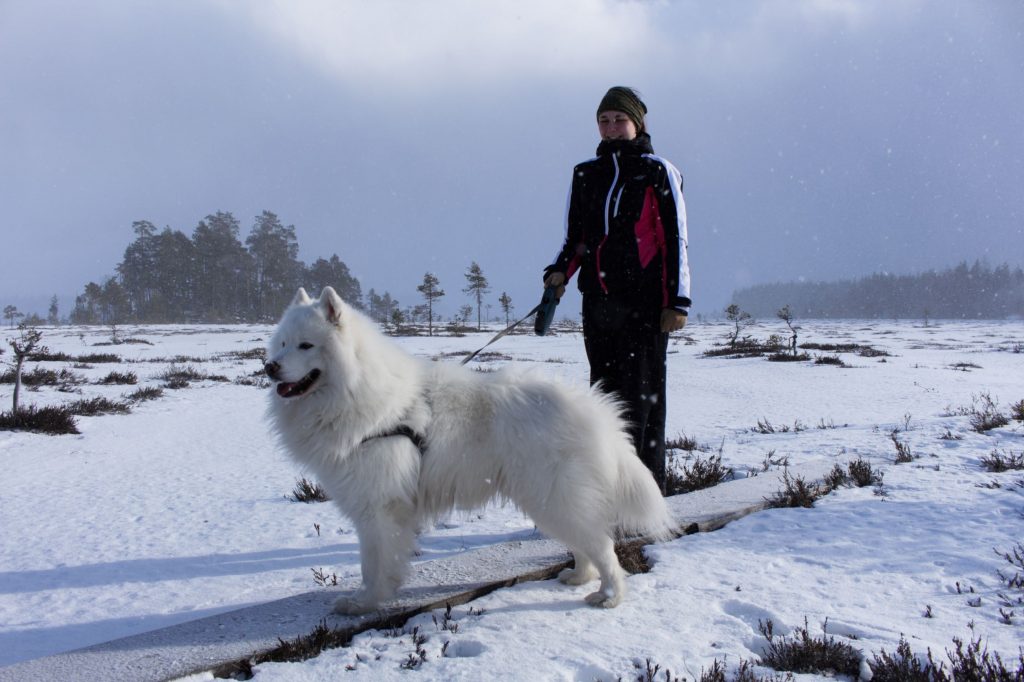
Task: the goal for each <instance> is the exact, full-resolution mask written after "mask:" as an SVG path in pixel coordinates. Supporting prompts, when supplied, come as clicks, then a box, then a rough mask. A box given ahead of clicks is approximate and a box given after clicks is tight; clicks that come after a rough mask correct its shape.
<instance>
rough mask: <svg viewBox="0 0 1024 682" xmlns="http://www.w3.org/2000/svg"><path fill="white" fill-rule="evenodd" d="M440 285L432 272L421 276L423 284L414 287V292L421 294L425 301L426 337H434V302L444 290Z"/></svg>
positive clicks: (442, 294)
mask: <svg viewBox="0 0 1024 682" xmlns="http://www.w3.org/2000/svg"><path fill="white" fill-rule="evenodd" d="M440 284H441V282H440V280H438V279H437V277H436V276H435V275H434V274H433V273H432V272H427V273H425V274H424V275H423V283H422V284H420V285H419V286H418V287H416V291H418V292H420V293H421V294H423V299H424V300H425V301H426V308H427V310H426V314H427V335H428V336H433V335H434V301H435V300H437V299H439V298H441V297H442V296H444V289H442V288H441V286H440Z"/></svg>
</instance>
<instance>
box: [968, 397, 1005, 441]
mask: <svg viewBox="0 0 1024 682" xmlns="http://www.w3.org/2000/svg"><path fill="white" fill-rule="evenodd" d="M1009 423H1010V420H1009V419H1007V418H1006V415H1004V414H1003V413H1002V412H1000V411H999V408H998V406H996V403H995V401H994V400H992V396H991V395H989V394H988V393H981V394H979V395H978V396H976V397H974V398H973V400H972V405H971V428H972V429H974V430H975V431H977V432H978V433H985V432H986V431H991V430H992V429H997V428H999V427H1000V426H1006V425H1007V424H1009Z"/></svg>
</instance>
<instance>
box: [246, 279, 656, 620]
mask: <svg viewBox="0 0 1024 682" xmlns="http://www.w3.org/2000/svg"><path fill="white" fill-rule="evenodd" d="M265 369H266V373H267V375H268V376H269V377H270V378H271V379H272V380H273V381H274V382H276V383H277V386H276V390H275V391H274V392H273V393H272V394H271V396H270V397H271V404H270V410H269V413H270V418H271V421H272V425H273V429H274V430H275V431H276V432H277V434H278V435H279V437H280V439H281V442H282V443H283V445H284V446H285V447H286V448H287V450H288V451H289V452H290V454H291V456H292V457H293V458H294V459H295V460H297V461H298V462H299V463H301V464H302V465H304V466H306V467H308V468H309V469H310V470H311V471H312V472H313V474H314V475H315V476H316V478H317V479H318V480H319V482H320V484H321V485H323V486H324V488H325V489H326V490H327V491H328V492H329V493H330V495H331V497H332V499H333V500H334V502H335V503H336V504H337V505H338V507H339V508H340V510H341V512H342V513H343V514H344V515H345V516H347V517H348V518H349V519H350V520H351V521H352V522H353V523H354V525H355V528H356V532H357V533H358V535H359V554H360V563H361V569H362V579H363V583H362V586H361V587H360V588H359V589H358V590H356V591H355V592H354V593H352V594H348V595H345V596H343V597H342V598H340V599H339V600H338V601H337V602H336V603H335V606H334V610H335V611H337V612H340V613H364V612H367V611H372V610H374V609H376V608H378V607H379V606H380V604H381V603H382V602H383V601H385V600H387V599H390V598H392V597H393V596H395V593H396V592H397V590H398V588H399V586H401V584H402V581H403V579H404V578H405V576H406V574H407V572H408V570H409V562H410V558H411V556H412V553H413V551H414V549H415V537H416V532H417V530H418V529H419V528H421V527H426V526H427V525H428V524H430V523H431V522H433V521H435V520H437V519H439V518H441V517H443V516H445V515H446V514H448V513H449V512H451V511H452V510H470V509H476V508H479V507H481V506H483V505H485V504H487V503H488V502H489V501H491V500H495V499H497V500H500V501H508V502H512V503H513V504H515V505H516V506H518V507H519V508H520V509H521V510H522V511H523V512H525V513H526V514H527V515H529V516H530V518H531V519H532V520H533V521H534V523H536V525H537V528H538V529H539V530H540V531H541V532H542V533H545V534H547V535H549V536H551V537H554V538H557V539H558V540H560V541H562V542H564V543H565V544H566V545H567V546H568V547H569V549H570V550H571V551H572V553H573V557H574V558H575V566H574V567H573V568H567V569H565V570H564V571H562V572H561V573H560V574H559V576H558V577H559V580H561V581H562V582H563V583H568V584H569V585H582V584H584V583H588V582H590V581H592V580H596V579H598V578H600V580H601V584H600V587H599V588H598V589H597V590H596V591H595V592H593V593H591V594H588V595H587V597H586V602H587V603H588V604H592V605H594V606H602V607H614V606H616V605H618V604H619V602H620V601H621V600H622V598H623V594H624V588H625V584H624V571H623V569H622V567H621V566H620V565H619V562H618V559H617V558H616V556H615V552H614V550H613V546H614V538H615V537H616V534H617V533H619V534H625V535H633V536H644V537H648V538H651V539H664V538H667V537H670V536H671V535H672V534H673V532H674V524H673V522H672V520H671V517H670V515H669V512H668V509H667V507H666V505H665V502H664V500H663V498H662V496H661V494H660V492H659V490H658V487H657V485H656V484H655V482H654V478H653V477H652V476H651V474H650V473H649V472H648V470H647V469H646V467H644V465H643V464H642V463H641V462H640V459H639V458H638V457H637V456H636V451H635V450H634V447H633V442H632V440H631V439H630V438H629V436H628V435H627V433H626V427H625V423H624V422H623V420H622V417H621V416H620V409H619V407H618V406H617V405H616V403H615V402H614V401H613V400H612V399H611V398H609V397H607V396H605V395H603V394H602V393H601V392H599V391H597V390H593V389H580V388H573V387H570V386H567V385H563V384H559V383H555V382H553V381H550V380H548V379H545V378H541V377H537V376H531V375H530V374H528V373H514V372H508V371H499V372H490V373H484V372H474V371H472V370H469V369H467V368H465V367H463V366H461V365H454V364H450V363H444V362H430V361H428V360H424V359H419V358H416V357H413V356H411V355H409V354H407V353H406V352H404V351H403V350H401V349H400V348H399V347H398V346H397V345H396V344H394V343H392V342H391V341H390V340H389V339H388V338H387V337H386V336H384V334H382V333H381V332H380V331H379V330H378V328H377V326H376V325H375V324H374V323H373V322H371V321H370V320H369V319H367V318H366V317H364V316H363V315H362V314H361V313H359V312H357V311H356V310H354V309H353V308H352V307H350V306H348V305H347V304H345V303H344V302H343V301H342V300H341V298H339V297H338V294H337V293H335V291H334V289H332V288H330V287H327V288H325V289H324V290H323V292H322V293H321V294H320V298H318V299H316V300H313V299H311V298H310V297H309V296H308V295H307V294H306V292H305V291H304V290H302V289H300V290H299V292H298V294H297V295H296V297H295V300H294V301H293V302H292V304H291V306H289V308H288V309H287V310H286V311H285V313H284V316H283V317H282V318H281V322H280V324H279V326H278V328H277V330H276V332H275V333H274V336H273V339H272V340H271V342H270V347H269V349H268V352H267V363H266V368H265Z"/></svg>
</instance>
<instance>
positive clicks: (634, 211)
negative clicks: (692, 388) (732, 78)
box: [544, 86, 690, 492]
mask: <svg viewBox="0 0 1024 682" xmlns="http://www.w3.org/2000/svg"><path fill="white" fill-rule="evenodd" d="M646 114H647V106H646V105H645V104H644V103H643V101H642V100H641V99H640V96H639V94H638V93H637V92H636V91H635V90H633V89H632V88H627V87H622V86H616V87H613V88H611V89H610V90H608V92H607V93H606V94H605V96H604V98H603V99H602V100H601V103H600V105H599V106H598V108H597V128H598V132H599V133H600V135H601V143H600V145H598V148H597V157H596V158H594V159H591V160H589V161H584V162H583V163H581V164H579V165H577V166H576V168H575V169H574V170H573V179H572V187H571V189H570V192H569V201H568V207H567V210H566V236H565V242H564V243H563V244H562V248H561V250H560V251H559V253H558V256H557V257H556V258H555V261H554V262H553V263H552V264H551V265H549V266H548V267H547V268H546V269H545V271H544V285H545V286H548V287H557V295H558V296H559V297H561V295H562V293H564V291H565V283H566V281H568V280H569V279H570V278H571V277H572V276H573V274H574V273H576V272H577V271H579V279H578V284H579V289H580V292H582V294H583V340H584V344H585V346H586V350H587V359H588V360H589V362H590V383H591V384H595V383H597V382H600V384H601V387H602V388H603V389H604V390H605V391H608V392H614V393H615V394H617V395H618V396H619V398H620V399H621V400H622V401H623V403H624V405H625V407H626V417H627V419H628V420H629V422H630V428H631V429H632V434H633V441H634V443H635V445H636V450H637V454H638V455H639V456H640V459H641V460H642V461H643V462H644V464H646V465H647V467H648V468H649V469H650V470H651V473H652V474H654V479H655V480H656V481H657V482H658V485H659V486H660V487H661V489H662V491H663V492H664V490H665V352H666V349H667V346H668V334H669V332H673V331H677V330H679V329H682V328H683V326H684V325H685V324H686V315H687V309H688V307H689V306H690V271H689V266H688V264H687V259H686V242H687V238H686V207H685V204H684V202H683V190H682V184H683V179H682V176H681V175H680V173H679V171H678V170H677V169H676V167H675V166H673V165H672V164H671V163H669V162H668V161H667V160H666V159H663V158H661V157H659V156H655V154H654V150H653V148H652V147H651V138H650V135H648V134H647V129H646V125H645V122H644V117H645V115H646Z"/></svg>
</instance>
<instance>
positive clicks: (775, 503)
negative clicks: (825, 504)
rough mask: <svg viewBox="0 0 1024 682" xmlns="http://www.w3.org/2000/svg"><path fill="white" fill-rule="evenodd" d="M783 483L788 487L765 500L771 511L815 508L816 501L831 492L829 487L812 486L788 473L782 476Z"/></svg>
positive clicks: (799, 477)
mask: <svg viewBox="0 0 1024 682" xmlns="http://www.w3.org/2000/svg"><path fill="white" fill-rule="evenodd" d="M782 482H783V483H784V484H785V486H786V487H785V488H784V489H782V490H780V491H778V492H776V493H775V494H774V495H773V496H772V497H769V498H766V499H765V502H767V503H768V508H769V509H781V508H786V507H804V508H809V507H813V506H814V502H815V500H817V499H818V498H820V497H822V496H823V495H826V494H827V493H829V492H830V489H829V488H827V486H826V487H819V486H816V485H811V484H809V483H808V482H807V481H805V480H804V479H803V478H802V477H801V476H797V477H795V478H794V477H792V476H790V475H789V472H788V471H786V472H784V473H783V474H782Z"/></svg>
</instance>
